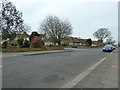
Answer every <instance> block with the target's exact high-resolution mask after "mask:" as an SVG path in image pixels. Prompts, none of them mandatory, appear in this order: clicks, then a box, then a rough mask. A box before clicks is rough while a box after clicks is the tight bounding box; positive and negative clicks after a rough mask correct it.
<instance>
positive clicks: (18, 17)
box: [0, 0, 26, 40]
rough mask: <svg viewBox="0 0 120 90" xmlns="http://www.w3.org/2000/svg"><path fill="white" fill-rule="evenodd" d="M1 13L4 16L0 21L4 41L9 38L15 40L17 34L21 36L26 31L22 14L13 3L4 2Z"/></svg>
mask: <svg viewBox="0 0 120 90" xmlns="http://www.w3.org/2000/svg"><path fill="white" fill-rule="evenodd" d="M0 13H1V16H2V17H1V21H0V28H1V33H2V39H4V40H6V39H7V38H9V39H10V40H13V39H14V38H15V37H16V34H21V33H22V32H24V31H26V29H25V28H26V26H25V24H24V22H23V19H22V13H21V12H20V11H18V10H17V9H16V7H15V6H14V5H13V4H12V2H9V1H7V0H2V8H1V11H0Z"/></svg>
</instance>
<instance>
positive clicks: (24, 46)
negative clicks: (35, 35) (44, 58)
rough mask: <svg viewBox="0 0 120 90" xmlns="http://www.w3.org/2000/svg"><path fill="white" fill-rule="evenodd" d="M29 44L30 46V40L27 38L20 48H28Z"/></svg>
mask: <svg viewBox="0 0 120 90" xmlns="http://www.w3.org/2000/svg"><path fill="white" fill-rule="evenodd" d="M29 46H30V42H29V41H28V40H25V41H24V43H23V45H22V48H28V47H29Z"/></svg>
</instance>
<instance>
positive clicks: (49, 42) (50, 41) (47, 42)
mask: <svg viewBox="0 0 120 90" xmlns="http://www.w3.org/2000/svg"><path fill="white" fill-rule="evenodd" d="M44 45H46V46H50V45H54V43H53V41H52V39H50V38H48V39H45V40H44Z"/></svg>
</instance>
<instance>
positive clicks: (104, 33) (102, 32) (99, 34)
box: [93, 28, 111, 42]
mask: <svg viewBox="0 0 120 90" xmlns="http://www.w3.org/2000/svg"><path fill="white" fill-rule="evenodd" d="M93 36H94V37H95V38H97V39H98V41H100V42H103V40H104V39H106V38H107V37H109V36H111V32H110V31H109V30H108V29H107V28H100V29H98V30H97V31H96V32H94V34H93Z"/></svg>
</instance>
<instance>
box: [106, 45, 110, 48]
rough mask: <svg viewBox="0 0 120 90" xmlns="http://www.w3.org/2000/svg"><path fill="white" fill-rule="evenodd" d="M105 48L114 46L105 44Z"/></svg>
mask: <svg viewBox="0 0 120 90" xmlns="http://www.w3.org/2000/svg"><path fill="white" fill-rule="evenodd" d="M104 47H105V48H112V46H111V45H106V46H104Z"/></svg>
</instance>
